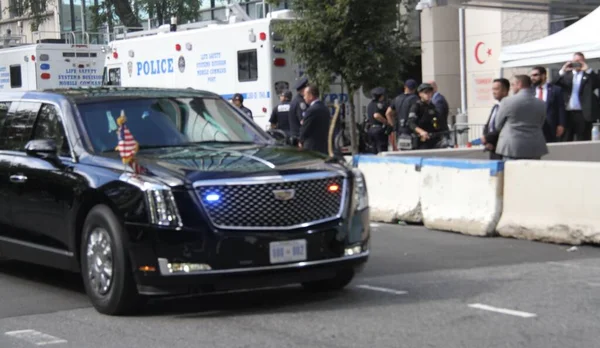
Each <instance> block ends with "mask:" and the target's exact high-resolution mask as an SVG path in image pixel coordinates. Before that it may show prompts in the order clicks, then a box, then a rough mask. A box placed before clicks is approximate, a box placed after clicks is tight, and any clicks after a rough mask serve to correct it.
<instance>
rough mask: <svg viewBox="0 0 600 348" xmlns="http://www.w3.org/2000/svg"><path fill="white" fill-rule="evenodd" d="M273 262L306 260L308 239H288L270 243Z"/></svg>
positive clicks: (270, 256) (270, 255)
mask: <svg viewBox="0 0 600 348" xmlns="http://www.w3.org/2000/svg"><path fill="white" fill-rule="evenodd" d="M269 249H270V250H269V251H270V254H269V258H270V260H271V263H283V262H294V261H304V260H306V240H305V239H298V240H288V241H285V242H271V243H270V244H269Z"/></svg>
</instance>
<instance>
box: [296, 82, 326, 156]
mask: <svg viewBox="0 0 600 348" xmlns="http://www.w3.org/2000/svg"><path fill="white" fill-rule="evenodd" d="M304 100H305V101H306V104H307V105H309V106H308V109H306V112H305V113H304V119H303V120H302V126H301V127H300V147H301V148H303V149H305V150H311V151H318V152H321V153H323V154H327V153H328V146H327V140H328V134H329V123H330V122H331V115H330V114H329V108H327V106H325V104H323V102H322V101H321V100H319V88H317V86H316V85H312V84H311V85H308V87H306V89H305V90H304Z"/></svg>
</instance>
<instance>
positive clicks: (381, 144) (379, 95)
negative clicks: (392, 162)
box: [367, 87, 394, 154]
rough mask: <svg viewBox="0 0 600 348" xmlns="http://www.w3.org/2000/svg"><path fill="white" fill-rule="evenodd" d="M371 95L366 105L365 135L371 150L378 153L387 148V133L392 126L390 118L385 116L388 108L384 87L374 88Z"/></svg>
mask: <svg viewBox="0 0 600 348" xmlns="http://www.w3.org/2000/svg"><path fill="white" fill-rule="evenodd" d="M371 95H372V96H373V99H372V100H371V102H370V103H369V105H368V106H367V122H368V123H369V129H368V131H367V135H368V139H369V142H370V143H371V147H372V152H373V153H374V154H378V153H379V152H382V151H387V150H388V135H389V132H390V131H391V130H392V129H393V128H394V126H393V123H392V122H391V120H389V119H387V118H386V117H385V111H386V110H387V108H388V105H387V102H386V101H385V89H384V88H382V87H377V88H374V89H373V90H372V91H371Z"/></svg>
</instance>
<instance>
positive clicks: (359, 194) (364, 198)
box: [352, 168, 369, 210]
mask: <svg viewBox="0 0 600 348" xmlns="http://www.w3.org/2000/svg"><path fill="white" fill-rule="evenodd" d="M352 172H353V173H354V205H355V208H354V210H363V209H365V208H367V207H368V206H369V197H368V194H367V183H366V182H365V176H364V175H363V173H362V172H361V171H360V170H359V169H356V168H354V169H353V170H352Z"/></svg>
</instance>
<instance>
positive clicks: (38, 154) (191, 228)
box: [0, 87, 370, 315]
mask: <svg viewBox="0 0 600 348" xmlns="http://www.w3.org/2000/svg"><path fill="white" fill-rule="evenodd" d="M369 240H370V228H369V208H368V197H367V188H366V185H365V180H364V177H363V175H362V174H361V173H360V171H358V170H357V169H353V168H352V167H351V166H348V165H347V164H345V163H344V162H343V161H341V160H338V159H336V158H329V157H327V156H325V155H322V154H318V153H315V152H311V151H303V150H301V149H297V148H295V147H290V146H286V145H285V144H281V143H280V142H278V141H277V140H276V139H275V137H273V136H271V134H269V133H268V132H266V131H263V130H261V129H260V128H259V127H258V126H257V125H256V124H254V123H253V122H252V121H251V120H250V119H249V118H247V117H246V116H245V115H243V114H242V113H241V112H239V111H238V110H237V109H236V108H235V107H233V106H232V105H230V104H229V103H228V102H227V101H225V100H224V99H223V98H221V97H220V96H218V95H216V94H213V93H209V92H204V91H197V90H190V89H186V90H178V89H149V88H119V87H102V88H86V89H71V90H68V89H55V90H45V91H35V92H1V91H0V257H2V258H8V259H14V260H20V261H24V262H29V263H35V264H41V265H46V266H49V267H54V268H60V269H64V270H68V271H73V272H79V273H81V274H82V278H83V283H84V285H85V289H86V292H87V294H88V296H89V298H90V300H91V302H92V304H93V306H94V307H95V308H96V310H97V311H98V312H100V313H104V314H107V315H123V314H133V313H135V310H136V309H139V306H140V305H141V304H142V303H144V301H143V300H144V299H147V298H148V297H150V296H178V295H184V294H190V293H203V292H214V291H227V290H234V289H248V288H250V289H251V288H257V287H263V286H279V285H287V284H295V283H298V284H302V285H303V286H304V287H305V288H306V289H308V290H317V291H332V290H339V289H342V288H344V287H345V286H346V285H348V284H349V283H350V282H351V280H352V278H353V277H354V275H355V274H356V273H357V272H359V271H360V270H361V269H362V268H363V267H364V265H365V263H366V262H367V260H368V256H369V244H370V243H369Z"/></svg>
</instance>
